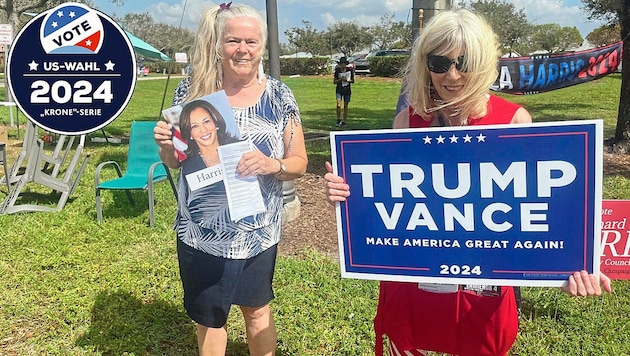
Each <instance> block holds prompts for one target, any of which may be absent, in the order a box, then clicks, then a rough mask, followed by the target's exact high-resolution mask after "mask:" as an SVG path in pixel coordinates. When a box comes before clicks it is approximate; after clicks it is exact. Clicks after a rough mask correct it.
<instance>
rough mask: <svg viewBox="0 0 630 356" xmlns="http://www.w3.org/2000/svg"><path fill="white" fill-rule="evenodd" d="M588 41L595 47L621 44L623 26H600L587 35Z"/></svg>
mask: <svg viewBox="0 0 630 356" xmlns="http://www.w3.org/2000/svg"><path fill="white" fill-rule="evenodd" d="M586 40H588V42H589V43H590V44H592V45H593V46H605V45H609V44H612V43H616V42H619V41H621V26H620V25H619V24H615V25H603V26H600V27H598V28H596V29H594V30H593V31H591V33H589V34H588V35H586Z"/></svg>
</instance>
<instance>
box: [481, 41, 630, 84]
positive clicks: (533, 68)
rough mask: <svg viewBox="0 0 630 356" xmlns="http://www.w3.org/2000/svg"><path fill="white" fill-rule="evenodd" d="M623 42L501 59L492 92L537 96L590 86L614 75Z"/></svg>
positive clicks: (619, 59)
mask: <svg viewBox="0 0 630 356" xmlns="http://www.w3.org/2000/svg"><path fill="white" fill-rule="evenodd" d="M622 47H623V42H617V43H614V44H611V45H608V46H605V47H599V48H593V49H589V50H584V51H579V52H570V53H562V54H552V55H532V56H527V57H516V58H501V59H500V60H499V77H498V78H497V81H496V82H495V83H494V85H493V86H492V88H491V89H492V90H494V91H500V92H505V93H509V94H536V93H542V92H546V91H551V90H556V89H560V88H565V87H568V86H571V85H576V84H581V83H585V82H589V81H592V80H595V79H599V78H601V77H603V76H605V75H608V74H611V73H614V72H615V71H616V70H617V67H619V63H620V61H621V50H622Z"/></svg>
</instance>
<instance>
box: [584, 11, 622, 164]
mask: <svg viewBox="0 0 630 356" xmlns="http://www.w3.org/2000/svg"><path fill="white" fill-rule="evenodd" d="M582 3H583V4H584V11H585V12H586V13H587V14H588V18H589V19H591V20H593V19H600V20H604V21H607V22H608V24H609V25H615V24H619V25H620V32H621V38H622V39H623V40H624V41H623V54H622V59H621V63H622V72H621V93H620V95H619V112H618V115H617V126H616V128H615V137H614V139H613V140H612V145H613V147H614V148H615V150H617V151H619V152H630V65H628V64H629V63H630V39H629V38H630V0H582ZM624 64H625V65H624Z"/></svg>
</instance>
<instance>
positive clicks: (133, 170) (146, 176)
mask: <svg viewBox="0 0 630 356" xmlns="http://www.w3.org/2000/svg"><path fill="white" fill-rule="evenodd" d="M154 127H155V122H153V121H134V122H132V124H131V134H130V137H129V153H128V154H127V170H126V171H125V174H122V171H121V169H120V165H119V164H118V163H117V162H115V161H106V162H103V163H100V164H99V165H98V166H97V167H96V172H95V173H94V187H95V188H96V218H97V220H98V222H99V223H100V222H102V221H103V212H102V209H101V190H105V189H112V190H124V191H125V193H127V198H129V202H130V203H131V204H132V205H135V201H134V200H133V197H132V196H131V190H137V189H142V190H145V189H146V190H148V192H149V226H153V224H154V222H155V217H154V204H155V201H154V194H153V185H154V184H155V183H158V182H161V181H164V180H168V181H169V183H170V184H171V188H172V189H173V194H175V198H176V199H177V190H176V188H175V183H174V182H173V177H172V176H171V172H170V171H169V169H168V167H167V166H166V165H165V164H164V163H163V162H162V160H161V159H160V155H159V153H158V151H159V147H158V145H157V144H156V143H155V141H154V140H153V128H154ZM108 166H113V167H114V168H115V169H116V173H118V178H115V179H112V180H108V181H104V182H101V170H102V169H103V168H105V167H108Z"/></svg>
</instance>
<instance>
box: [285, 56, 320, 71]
mask: <svg viewBox="0 0 630 356" xmlns="http://www.w3.org/2000/svg"><path fill="white" fill-rule="evenodd" d="M329 62H330V59H329V58H328V57H313V58H280V74H281V75H295V74H299V75H320V74H330V73H331V67H330V66H329V65H328V64H329Z"/></svg>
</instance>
